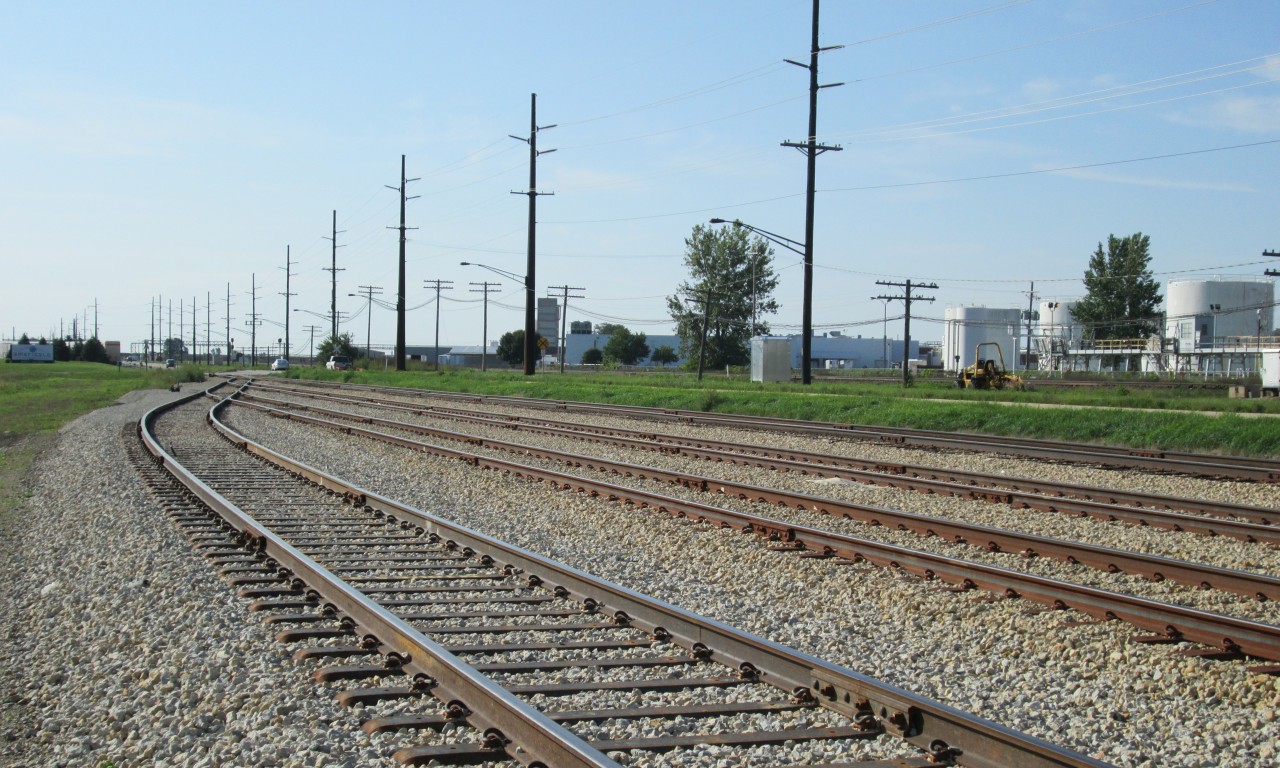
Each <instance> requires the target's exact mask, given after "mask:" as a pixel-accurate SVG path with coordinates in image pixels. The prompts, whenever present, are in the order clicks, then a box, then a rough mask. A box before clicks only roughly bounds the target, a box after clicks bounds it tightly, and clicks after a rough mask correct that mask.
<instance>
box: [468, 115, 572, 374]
mask: <svg viewBox="0 0 1280 768" xmlns="http://www.w3.org/2000/svg"><path fill="white" fill-rule="evenodd" d="M530 97H531V98H530V100H529V138H527V139H526V138H524V137H523V136H514V135H511V134H508V135H510V136H511V138H513V139H515V140H516V141H523V142H526V143H527V144H528V145H529V190H528V191H527V192H516V191H514V190H513V191H512V192H511V194H513V195H528V196H529V257H528V262H527V264H526V265H525V272H524V375H525V376H532V375H533V366H534V362H535V361H536V360H537V359H538V333H537V324H536V323H535V320H534V300H533V285H534V274H533V273H534V262H535V261H536V259H535V254H536V253H537V249H536V234H535V233H536V232H537V225H538V217H537V209H538V195H554V194H555V192H539V191H538V155H546V154H549V153H551V152H555V150H554V149H544V150H542V151H541V152H539V151H538V131H545V130H547V129H549V128H555V125H544V126H541V127H539V125H538V94H536V93H533V94H530ZM473 285H474V283H473Z"/></svg>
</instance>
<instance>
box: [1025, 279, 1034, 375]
mask: <svg viewBox="0 0 1280 768" xmlns="http://www.w3.org/2000/svg"><path fill="white" fill-rule="evenodd" d="M1035 300H1036V284H1035V281H1034V280H1033V281H1032V282H1031V290H1029V291H1027V364H1026V365H1025V366H1024V367H1023V370H1026V371H1030V370H1031V320H1032V319H1033V318H1034V315H1035V311H1034V308H1035Z"/></svg>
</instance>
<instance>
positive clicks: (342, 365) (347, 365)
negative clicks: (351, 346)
mask: <svg viewBox="0 0 1280 768" xmlns="http://www.w3.org/2000/svg"><path fill="white" fill-rule="evenodd" d="M324 367H325V368H328V369H329V370H331V371H347V370H350V369H351V358H349V357H347V356H346V355H332V356H330V357H329V362H327V363H325V364H324Z"/></svg>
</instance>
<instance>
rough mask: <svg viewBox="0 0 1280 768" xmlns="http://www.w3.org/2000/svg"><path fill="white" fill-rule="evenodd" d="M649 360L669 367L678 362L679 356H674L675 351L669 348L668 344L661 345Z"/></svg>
mask: <svg viewBox="0 0 1280 768" xmlns="http://www.w3.org/2000/svg"><path fill="white" fill-rule="evenodd" d="M649 359H650V360H652V361H653V362H655V363H657V364H658V365H671V364H672V363H674V362H676V361H677V360H679V359H680V356H679V355H678V354H676V351H675V350H674V349H672V348H671V345H670V344H663V345H662V346H660V347H658V348H657V349H655V350H653V355H652V356H651V357H650V358H649Z"/></svg>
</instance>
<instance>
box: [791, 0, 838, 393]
mask: <svg viewBox="0 0 1280 768" xmlns="http://www.w3.org/2000/svg"><path fill="white" fill-rule="evenodd" d="M843 47H844V46H842V45H832V46H828V47H826V48H820V47H818V0H813V41H812V45H811V46H810V47H809V63H808V64H801V63H800V62H798V61H792V60H791V59H783V61H785V62H787V63H788V64H795V65H796V66H797V67H804V68H805V69H807V70H809V137H808V138H807V139H806V140H805V141H804V143H797V142H794V141H784V142H782V146H784V147H794V148H796V149H798V150H800V151H801V152H803V153H804V154H805V156H806V157H807V158H808V177H807V182H806V184H805V207H804V306H803V307H802V309H801V315H802V320H801V325H802V329H801V333H802V334H804V335H803V337H802V338H801V339H800V383H801V384H809V383H810V382H811V381H812V380H813V377H812V375H811V374H810V370H811V367H812V365H811V353H812V352H813V197H814V186H815V184H816V183H817V173H818V163H817V161H818V155H820V154H822V153H823V152H832V151H834V152H839V151H840V147H838V146H826V145H823V144H819V143H818V91H819V90H820V89H822V88H834V87H836V86H838V85H844V83H829V84H827V85H818V54H820V53H822V52H823V51H833V50H836V49H837V48H843Z"/></svg>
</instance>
